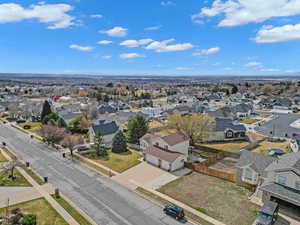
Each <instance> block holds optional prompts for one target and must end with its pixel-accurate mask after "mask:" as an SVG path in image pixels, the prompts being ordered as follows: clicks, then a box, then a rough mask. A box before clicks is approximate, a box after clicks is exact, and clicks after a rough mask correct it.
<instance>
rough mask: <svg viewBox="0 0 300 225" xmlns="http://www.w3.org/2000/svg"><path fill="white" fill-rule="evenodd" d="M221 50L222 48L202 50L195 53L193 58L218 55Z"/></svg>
mask: <svg viewBox="0 0 300 225" xmlns="http://www.w3.org/2000/svg"><path fill="white" fill-rule="evenodd" d="M220 50H221V48H220V47H213V48H208V49H202V50H201V51H200V52H194V53H193V56H202V55H213V54H216V53H218V52H219V51H220Z"/></svg>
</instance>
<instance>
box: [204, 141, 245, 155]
mask: <svg viewBox="0 0 300 225" xmlns="http://www.w3.org/2000/svg"><path fill="white" fill-rule="evenodd" d="M248 144H249V142H247V141H233V142H222V143H213V144H203V145H202V146H205V147H208V148H214V149H217V150H222V151H226V152H235V151H237V150H239V149H242V148H244V147H246V146H247V145H248Z"/></svg>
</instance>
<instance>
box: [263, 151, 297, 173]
mask: <svg viewBox="0 0 300 225" xmlns="http://www.w3.org/2000/svg"><path fill="white" fill-rule="evenodd" d="M280 170H293V171H294V172H295V173H297V174H299V175H300V152H291V153H288V154H285V155H283V156H282V157H281V158H280V159H278V160H276V161H274V162H273V163H272V164H270V165H269V166H268V167H267V168H266V171H280Z"/></svg>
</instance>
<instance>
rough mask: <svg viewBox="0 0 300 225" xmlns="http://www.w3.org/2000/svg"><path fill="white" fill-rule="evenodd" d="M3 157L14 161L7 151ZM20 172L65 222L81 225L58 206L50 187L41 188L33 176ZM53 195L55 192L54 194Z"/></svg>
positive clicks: (23, 171) (71, 224)
mask: <svg viewBox="0 0 300 225" xmlns="http://www.w3.org/2000/svg"><path fill="white" fill-rule="evenodd" d="M2 154H3V156H4V157H5V158H6V159H8V160H12V159H11V157H10V156H9V155H7V154H6V152H5V151H2ZM17 169H18V170H19V172H20V173H21V174H22V175H23V176H24V177H25V178H26V180H28V182H29V183H30V184H31V185H32V186H33V188H34V189H35V190H36V192H37V193H38V194H39V195H40V196H41V197H44V198H45V199H46V200H47V201H48V202H49V204H50V205H51V206H52V207H53V208H54V209H55V210H56V211H57V212H58V213H59V214H60V215H61V216H62V217H63V218H64V219H65V221H66V222H67V223H68V224H70V225H80V224H79V223H78V222H77V221H76V220H75V219H74V218H73V217H72V216H71V215H70V214H69V213H68V212H67V211H66V210H65V209H64V208H63V207H62V206H61V205H60V204H58V203H57V202H56V201H55V200H54V199H53V198H52V197H51V196H50V194H51V193H49V186H45V187H44V186H40V185H39V184H38V183H37V182H36V181H35V180H34V179H32V177H31V176H29V175H28V174H27V173H26V171H25V170H24V169H23V168H20V167H18V168H17ZM52 193H53V192H52Z"/></svg>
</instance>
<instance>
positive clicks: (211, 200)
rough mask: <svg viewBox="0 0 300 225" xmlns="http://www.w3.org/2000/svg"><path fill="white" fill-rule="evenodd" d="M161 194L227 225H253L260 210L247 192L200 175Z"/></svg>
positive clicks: (164, 189) (171, 186)
mask: <svg viewBox="0 0 300 225" xmlns="http://www.w3.org/2000/svg"><path fill="white" fill-rule="evenodd" d="M159 191H160V192H162V193H164V194H166V195H169V196H171V197H172V198H174V199H177V200H178V201H181V202H183V203H185V204H187V205H190V206H191V207H193V208H195V209H197V210H199V211H201V212H202V213H206V214H207V215H209V216H211V217H213V218H215V219H217V220H220V221H222V222H224V223H225V224H228V225H237V224H243V225H250V224H252V223H253V222H254V220H255V219H256V216H257V211H258V210H259V207H258V206H256V205H254V204H253V203H251V202H250V201H248V199H247V196H248V195H249V194H250V193H249V192H248V191H247V190H245V189H242V188H240V187H238V186H236V184H234V183H231V182H228V181H225V180H221V179H219V178H215V177H211V176H206V175H202V174H199V173H193V174H191V175H188V176H185V177H182V178H180V179H178V180H176V181H173V182H171V183H169V184H167V185H165V186H163V187H161V188H160V189H159Z"/></svg>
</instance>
